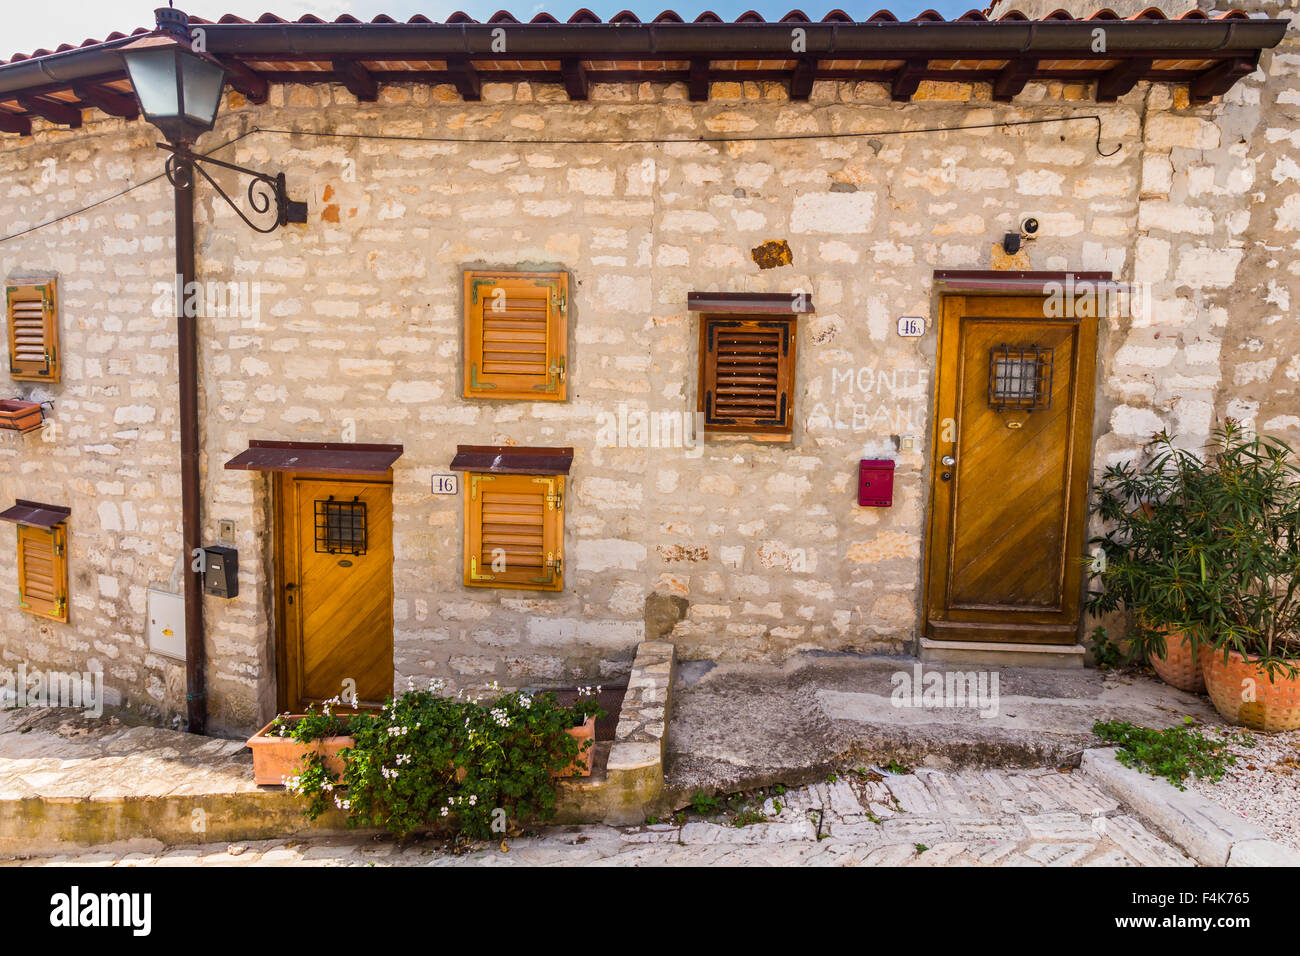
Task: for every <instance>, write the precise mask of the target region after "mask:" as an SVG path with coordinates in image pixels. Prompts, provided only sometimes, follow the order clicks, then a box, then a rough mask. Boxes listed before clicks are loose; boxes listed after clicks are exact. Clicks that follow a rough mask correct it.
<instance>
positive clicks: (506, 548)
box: [451, 445, 573, 591]
mask: <svg viewBox="0 0 1300 956" xmlns="http://www.w3.org/2000/svg"><path fill="white" fill-rule="evenodd" d="M572 463H573V449H572V448H520V447H518V446H514V445H509V446H506V445H459V446H457V448H456V457H455V458H453V459H452V462H451V468H452V471H459V472H464V473H465V484H464V488H463V490H462V492H461V494H462V496H463V497H464V500H465V556H464V582H465V585H466V586H467V587H476V588H523V589H526V590H532V591H562V590H564V503H565V501H564V489H565V484H566V481H565V479H566V477H567V476H568V473H569V468H570V466H571V465H572Z"/></svg>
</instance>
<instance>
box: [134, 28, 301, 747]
mask: <svg viewBox="0 0 1300 956" xmlns="http://www.w3.org/2000/svg"><path fill="white" fill-rule="evenodd" d="M154 15H155V17H156V20H157V29H156V30H154V32H153V33H150V34H148V35H147V36H143V37H141V38H140V39H139V40H136V41H134V42H132V43H129V44H127V45H126V46H124V47H123V48H122V50H121V53H122V59H123V61H124V62H125V64H126V71H127V75H128V76H129V77H130V79H131V86H132V87H133V88H134V90H135V96H136V99H137V100H138V101H139V104H140V113H141V114H142V115H143V116H144V118H145V119H146V120H148V121H149V122H150V123H152V124H153V125H154V126H156V127H157V128H158V130H159V131H160V132H161V133H162V134H163V136H164V137H165V138H166V139H167V142H165V143H159V144H158V146H159V148H160V149H165V150H167V152H168V153H170V154H171V155H170V156H168V157H167V163H166V167H165V168H166V172H167V179H168V181H169V182H170V183H171V184H172V189H173V193H174V196H175V210H176V282H175V287H174V288H175V293H174V296H175V306H176V349H177V353H178V366H179V369H178V378H179V385H180V432H181V540H182V547H183V548H184V553H185V560H186V561H187V562H189V566H188V573H186V574H185V576H184V582H185V701H186V716H187V718H188V729H189V730H190V732H191V733H198V734H201V733H203V732H204V730H205V729H206V727H207V695H206V690H205V665H206V653H205V649H204V642H203V554H204V552H203V542H202V541H201V540H200V539H201V536H202V530H203V525H202V515H201V512H200V508H201V498H200V487H199V388H198V380H199V375H198V329H197V325H198V317H197V316H196V315H194V314H192V310H188V309H186V307H185V303H186V302H187V300H189V299H190V292H191V290H192V289H194V288H195V285H194V280H195V269H194V173H195V172H196V171H197V172H198V173H199V175H201V176H202V177H203V178H204V179H206V180H207V181H208V183H209V184H210V185H211V186H212V187H213V188H214V189H215V190H216V191H217V193H218V194H219V195H220V196H221V198H222V199H224V200H225V201H226V204H227V205H228V206H230V208H231V209H233V210H234V211H235V212H236V213H237V214H238V216H239V218H241V219H242V220H244V222H245V223H247V224H248V225H249V226H250V227H251V228H253V229H256V230H257V231H258V232H273V231H275V230H276V229H278V228H279V227H281V226H284V225H286V224H288V223H291V222H297V223H303V222H306V221H307V204H306V203H303V202H293V201H291V200H290V199H289V197H288V194H287V192H286V190H285V182H284V173H277V174H276V175H270V174H267V173H262V172H258V171H256V170H252V169H245V168H244V167H242V166H236V165H234V164H233V163H227V162H223V161H222V160H219V159H213V158H211V157H210V156H204V155H202V154H201V153H196V152H194V151H193V150H192V149H191V148H190V147H191V146H192V145H193V143H194V141H195V140H196V139H198V138H199V136H201V135H202V134H203V133H206V132H207V131H208V130H210V129H212V126H213V124H214V123H215V122H216V119H217V110H218V108H219V107H220V105H221V91H222V87H223V85H224V83H225V75H226V70H225V67H223V66H222V65H221V63H220V61H218V60H216V59H215V58H213V57H211V56H209V55H208V54H207V53H205V52H203V51H202V50H195V49H193V47H192V44H191V40H190V24H189V17H188V16H187V15H186V14H185V13H183V12H182V11H180V10H174V9H171V8H169V7H163V8H161V9H158V10H155V11H154ZM205 165H210V166H218V167H220V168H222V169H228V170H231V171H233V172H236V173H239V174H241V175H244V176H248V177H251V179H252V182H250V183H249V185H248V204H249V206H250V207H251V208H252V211H253V215H254V216H258V217H261V216H265V215H266V214H267V213H273V215H272V216H271V217H270V219H269V221H266V222H263V223H259V222H255V221H254V220H253V219H251V218H249V216H248V215H246V214H245V213H244V211H243V210H242V209H240V208H239V206H238V205H236V203H235V201H234V200H233V199H231V198H230V196H229V195H227V193H226V191H225V190H224V189H222V188H221V186H220V185H219V184H218V183H217V181H216V180H214V179H213V178H212V176H211V175H209V174H208V172H207V170H206V169H204V166H205ZM197 298H198V299H199V300H201V299H202V298H203V297H201V296H199V297H197ZM187 312H190V313H191V314H187Z"/></svg>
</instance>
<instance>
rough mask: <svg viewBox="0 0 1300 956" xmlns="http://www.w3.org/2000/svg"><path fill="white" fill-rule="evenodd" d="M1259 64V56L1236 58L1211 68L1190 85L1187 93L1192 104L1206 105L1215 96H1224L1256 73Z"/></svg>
mask: <svg viewBox="0 0 1300 956" xmlns="http://www.w3.org/2000/svg"><path fill="white" fill-rule="evenodd" d="M1258 64H1259V57H1258V56H1255V57H1245V56H1234V57H1232V58H1231V59H1228V60H1224V61H1223V62H1222V63H1220V64H1219V65H1218V66H1215V67H1211V68H1210V69H1208V70H1206V71H1205V72H1204V73H1202V74H1201V75H1200V76H1198V77H1197V78H1196V79H1194V80H1192V82H1191V83H1189V84H1188V87H1187V91H1188V93H1189V94H1190V96H1191V100H1192V102H1193V103H1204V102H1205V101H1206V100H1209V99H1211V98H1213V97H1215V96H1222V95H1223V94H1224V93H1226V92H1228V90H1230V89H1232V85H1233V84H1234V83H1236V82H1237V81H1238V80H1240V79H1242V78H1243V77H1247V76H1250V74H1252V73H1254V72H1255V68H1256V66H1257V65H1258Z"/></svg>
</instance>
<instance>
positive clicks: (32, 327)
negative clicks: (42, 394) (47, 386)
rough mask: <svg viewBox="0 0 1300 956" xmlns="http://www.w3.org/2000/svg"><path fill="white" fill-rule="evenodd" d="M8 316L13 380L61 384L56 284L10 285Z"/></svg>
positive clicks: (7, 291) (6, 304)
mask: <svg viewBox="0 0 1300 956" xmlns="http://www.w3.org/2000/svg"><path fill="white" fill-rule="evenodd" d="M5 315H6V323H7V326H8V332H9V377H10V378H13V379H17V380H19V381H29V382H57V381H58V380H59V341H58V340H59V323H58V302H57V300H56V297H55V288H54V280H53V279H49V280H46V281H44V282H9V283H7V284H6V286H5Z"/></svg>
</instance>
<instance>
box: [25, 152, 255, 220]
mask: <svg viewBox="0 0 1300 956" xmlns="http://www.w3.org/2000/svg"><path fill="white" fill-rule="evenodd" d="M254 132H256V130H255V129H250V130H248V131H247V132H244V133H240V134H239V135H238V136H236V137H234V138H232V139H228V140H226V141H225V142H224V143H220V144H219V145H217V146H214V147H212V149H210V150H208V151H207V152H206V153H203V154H201V155H203V156H211V155H212V154H213V153H215V152H217V150H221V149H225V148H226V147H227V146H230V145H232V144H234V143H237V142H239V141H240V140H241V139H243V138H244V137H245V136H251V135H252V134H253V133H254ZM166 176H167V174H166V173H165V172H162V173H159V174H158V175H156V176H150V177H149V178H148V179H142V180H141V181H140V182H138V183H133V184H132V185H130V186H127V187H126V188H125V189H119V190H118V191H117V192H115V193H113V194H112V195H111V196H105V197H104V198H103V199H97V200H95V201H94V202H92V203H91V204H90V205H88V206H82V207H81V208H80V209H74V210H73V211H72V212H65V213H64V214H63V215H61V216H56V217H55V218H53V219H50V220H48V221H46V222H42V223H38V224H37V225H35V226H29V227H28V228H26V229H23V230H21V231H19V232H15V233H11V234H10V235H7V236H0V242H8V241H9V240H10V239H19V238H21V237H23V236H26V235H29V234H31V233H33V232H36V231H37V230H40V229H44V228H46V227H47V226H53V225H56V224H58V223H60V222H63V221H65V220H67V219H72V218H73V217H75V216H80V215H81V214H82V213H86V212H90V210H92V209H96V208H98V207H100V206H102V205H104V203H109V202H112V201H113V200H114V199H120V198H121V197H122V196H125V195H126V194H127V193H132V192H135V191H136V190H137V189H143V188H144V187H145V186H148V185H149V184H150V183H156V182H157V181H158V180H160V179H164V178H165V177H166Z"/></svg>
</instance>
